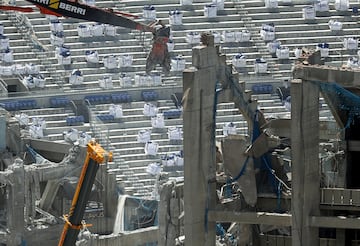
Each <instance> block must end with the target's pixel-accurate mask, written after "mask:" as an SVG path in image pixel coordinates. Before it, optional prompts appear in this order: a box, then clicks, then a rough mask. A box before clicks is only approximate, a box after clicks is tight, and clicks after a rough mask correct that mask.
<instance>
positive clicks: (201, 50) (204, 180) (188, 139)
mask: <svg viewBox="0 0 360 246" xmlns="http://www.w3.org/2000/svg"><path fill="white" fill-rule="evenodd" d="M212 38H213V37H212ZM212 41H213V40H212ZM212 44H213V42H212ZM210 45H211V42H210ZM216 64H217V51H216V48H215V47H214V46H198V47H194V49H193V65H194V66H195V67H196V68H193V69H191V70H190V69H189V70H185V71H184V73H183V81H184V85H183V90H184V96H185V102H184V115H183V118H184V125H183V127H184V179H185V182H184V210H185V245H196V246H201V245H203V246H214V245H215V222H213V221H208V213H207V212H208V210H209V209H211V207H214V205H215V196H216V187H215V170H216V166H215V153H216V151H215V131H214V130H215V129H214V124H215V122H214V102H215V100H214V92H215V84H216Z"/></svg>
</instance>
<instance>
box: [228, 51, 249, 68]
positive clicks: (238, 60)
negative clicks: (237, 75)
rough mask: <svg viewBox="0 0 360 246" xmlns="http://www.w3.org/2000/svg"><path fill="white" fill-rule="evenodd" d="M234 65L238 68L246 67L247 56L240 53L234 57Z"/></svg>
mask: <svg viewBox="0 0 360 246" xmlns="http://www.w3.org/2000/svg"><path fill="white" fill-rule="evenodd" d="M231 62H232V65H233V66H234V67H237V68H241V67H246V56H245V55H243V54H241V53H239V54H236V55H234V56H233V58H232V60H231Z"/></svg>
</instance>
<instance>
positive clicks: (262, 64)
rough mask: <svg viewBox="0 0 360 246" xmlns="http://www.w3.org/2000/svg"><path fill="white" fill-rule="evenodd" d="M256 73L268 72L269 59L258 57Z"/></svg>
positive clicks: (255, 67)
mask: <svg viewBox="0 0 360 246" xmlns="http://www.w3.org/2000/svg"><path fill="white" fill-rule="evenodd" d="M254 72H255V73H266V72H267V61H266V60H265V59H263V58H256V60H255V64H254Z"/></svg>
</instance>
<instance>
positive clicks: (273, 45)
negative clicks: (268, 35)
mask: <svg viewBox="0 0 360 246" xmlns="http://www.w3.org/2000/svg"><path fill="white" fill-rule="evenodd" d="M266 46H267V49H268V51H269V53H270V54H274V53H276V50H277V49H278V48H280V46H281V42H280V41H279V40H277V39H275V40H273V41H271V42H269V43H267V45H266Z"/></svg>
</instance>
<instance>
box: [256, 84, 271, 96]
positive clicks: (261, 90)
mask: <svg viewBox="0 0 360 246" xmlns="http://www.w3.org/2000/svg"><path fill="white" fill-rule="evenodd" d="M251 90H252V92H253V94H271V93H272V92H273V86H272V85H270V84H258V85H253V86H252V87H251Z"/></svg>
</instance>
